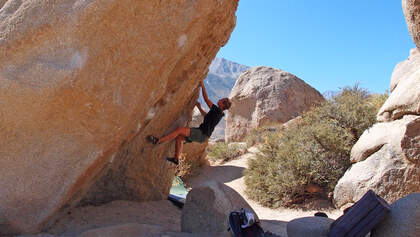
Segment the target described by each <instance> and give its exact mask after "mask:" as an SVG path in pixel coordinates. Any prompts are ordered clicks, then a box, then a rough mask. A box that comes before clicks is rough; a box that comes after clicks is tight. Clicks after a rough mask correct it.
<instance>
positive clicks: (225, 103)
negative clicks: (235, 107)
mask: <svg viewBox="0 0 420 237" xmlns="http://www.w3.org/2000/svg"><path fill="white" fill-rule="evenodd" d="M222 103H223V107H224V109H225V110H226V109H230V106H232V102H230V100H229V98H222Z"/></svg>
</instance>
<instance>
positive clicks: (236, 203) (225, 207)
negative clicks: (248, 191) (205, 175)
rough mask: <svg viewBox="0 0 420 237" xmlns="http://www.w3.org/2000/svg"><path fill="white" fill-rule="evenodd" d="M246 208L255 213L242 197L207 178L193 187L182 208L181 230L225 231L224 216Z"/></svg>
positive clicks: (201, 231)
mask: <svg viewBox="0 0 420 237" xmlns="http://www.w3.org/2000/svg"><path fill="white" fill-rule="evenodd" d="M241 208H248V209H249V210H251V211H253V212H254V214H255V217H256V219H258V217H257V214H256V213H255V211H254V210H253V209H252V208H251V206H250V205H249V204H248V203H247V202H246V201H245V199H244V198H243V197H242V196H241V195H239V194H238V193H237V192H236V191H235V190H233V189H232V188H230V187H228V186H226V185H224V184H222V183H219V182H216V181H209V182H207V183H205V184H203V185H202V186H200V187H196V188H193V189H192V190H191V191H190V192H189V193H188V195H187V200H186V203H185V205H184V208H183V209H182V220H181V230H182V231H183V232H189V233H212V234H213V235H214V236H222V235H225V234H227V229H228V227H229V226H228V221H227V220H228V217H229V213H230V212H232V211H237V210H239V209H241Z"/></svg>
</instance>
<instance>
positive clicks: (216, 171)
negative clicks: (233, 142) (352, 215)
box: [187, 149, 342, 237]
mask: <svg viewBox="0 0 420 237" xmlns="http://www.w3.org/2000/svg"><path fill="white" fill-rule="evenodd" d="M251 151H253V152H256V150H255V149H251ZM253 157H254V153H252V152H250V153H247V154H245V155H242V156H241V157H239V158H238V159H235V160H232V161H229V162H227V163H225V164H223V165H212V166H208V167H205V168H204V169H203V170H202V171H201V173H200V175H198V176H196V177H194V178H192V179H191V180H190V181H188V183H187V185H188V186H189V187H192V188H194V187H197V186H199V185H200V184H202V183H204V182H205V181H207V180H216V181H218V182H221V183H224V184H226V185H227V186H229V187H231V188H233V189H234V190H236V191H237V192H238V193H239V194H240V195H242V196H243V197H244V198H245V200H246V201H247V202H248V203H249V204H250V205H251V207H252V208H253V209H254V210H255V212H256V213H257V215H258V217H259V218H260V219H261V222H262V227H263V228H264V230H265V231H267V230H268V231H271V232H272V233H275V234H277V235H280V236H282V237H287V233H286V225H287V222H289V221H290V220H293V219H295V218H299V217H305V216H313V214H314V213H315V212H316V211H303V210H295V209H284V208H281V209H270V208H267V207H263V206H261V205H260V204H258V203H256V202H254V201H252V200H250V199H249V198H248V197H247V196H246V194H245V183H244V177H243V171H244V170H245V169H246V168H247V167H248V160H249V159H252V158H253ZM323 212H325V213H327V214H328V216H329V217H330V218H333V219H336V218H337V217H339V216H340V215H341V214H342V212H341V211H340V210H335V209H330V210H323Z"/></svg>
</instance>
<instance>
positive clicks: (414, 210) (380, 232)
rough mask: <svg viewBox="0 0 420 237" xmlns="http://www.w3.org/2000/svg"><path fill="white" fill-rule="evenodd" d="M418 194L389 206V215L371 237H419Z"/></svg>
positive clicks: (419, 199) (419, 211)
mask: <svg viewBox="0 0 420 237" xmlns="http://www.w3.org/2000/svg"><path fill="white" fill-rule="evenodd" d="M419 220H420V193H413V194H410V195H408V196H406V197H404V198H401V199H398V200H397V201H395V202H394V203H392V204H391V213H390V214H389V215H388V216H387V217H386V218H385V220H383V221H382V222H381V223H380V224H378V226H377V227H376V228H375V229H374V230H373V231H372V235H371V236H372V237H394V236H404V237H418V236H419V235H420V225H419Z"/></svg>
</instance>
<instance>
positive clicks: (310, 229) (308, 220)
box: [287, 216, 334, 237]
mask: <svg viewBox="0 0 420 237" xmlns="http://www.w3.org/2000/svg"><path fill="white" fill-rule="evenodd" d="M333 222H334V220H333V219H330V218H326V217H316V216H315V217H302V218H297V219H294V220H291V221H290V222H289V223H287V236H288V237H327V236H328V232H329V230H330V226H331V224H332V223H333Z"/></svg>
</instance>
